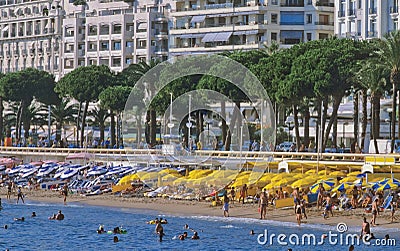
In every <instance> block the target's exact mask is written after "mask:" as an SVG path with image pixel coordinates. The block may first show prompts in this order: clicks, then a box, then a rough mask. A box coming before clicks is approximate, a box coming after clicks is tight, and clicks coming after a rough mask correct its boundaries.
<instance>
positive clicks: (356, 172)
mask: <svg viewBox="0 0 400 251" xmlns="http://www.w3.org/2000/svg"><path fill="white" fill-rule="evenodd" d="M359 174H360V171H355V172H351V173H348V174H347V176H357V175H359Z"/></svg>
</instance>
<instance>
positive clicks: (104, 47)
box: [100, 42, 109, 51]
mask: <svg viewBox="0 0 400 251" xmlns="http://www.w3.org/2000/svg"><path fill="white" fill-rule="evenodd" d="M108 49H109V44H108V42H100V50H101V51H108Z"/></svg>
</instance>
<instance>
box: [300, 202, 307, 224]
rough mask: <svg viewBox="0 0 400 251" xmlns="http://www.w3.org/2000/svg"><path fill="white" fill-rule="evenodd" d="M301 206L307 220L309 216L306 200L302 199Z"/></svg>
mask: <svg viewBox="0 0 400 251" xmlns="http://www.w3.org/2000/svg"><path fill="white" fill-rule="evenodd" d="M300 206H301V213H302V214H304V218H306V220H307V214H306V200H305V199H302V200H301V201H300Z"/></svg>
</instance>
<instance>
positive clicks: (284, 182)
mask: <svg viewBox="0 0 400 251" xmlns="http://www.w3.org/2000/svg"><path fill="white" fill-rule="evenodd" d="M294 180H295V179H294V178H293V177H291V178H289V177H286V178H282V179H280V180H278V181H276V182H274V183H273V184H274V186H275V187H281V186H286V185H288V184H289V183H291V182H293V181H294Z"/></svg>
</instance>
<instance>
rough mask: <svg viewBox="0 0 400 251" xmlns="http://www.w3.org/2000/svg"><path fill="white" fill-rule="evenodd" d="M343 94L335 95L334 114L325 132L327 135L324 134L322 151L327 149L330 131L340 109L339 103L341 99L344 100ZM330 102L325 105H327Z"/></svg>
mask: <svg viewBox="0 0 400 251" xmlns="http://www.w3.org/2000/svg"><path fill="white" fill-rule="evenodd" d="M342 97H343V95H337V96H335V97H333V107H332V114H331V118H330V120H329V123H328V126H327V128H326V132H325V136H324V142H323V144H322V151H323V150H324V149H325V147H326V143H327V142H328V139H329V133H330V131H331V128H332V125H333V122H334V121H335V120H336V118H337V112H338V109H339V105H340V101H341V100H342ZM327 106H328V104H326V105H325V107H327Z"/></svg>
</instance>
